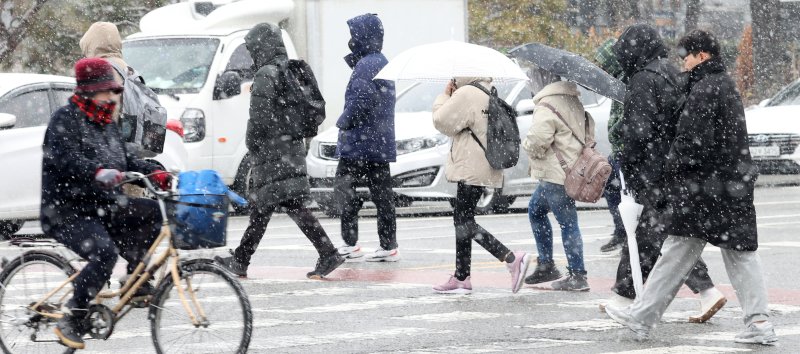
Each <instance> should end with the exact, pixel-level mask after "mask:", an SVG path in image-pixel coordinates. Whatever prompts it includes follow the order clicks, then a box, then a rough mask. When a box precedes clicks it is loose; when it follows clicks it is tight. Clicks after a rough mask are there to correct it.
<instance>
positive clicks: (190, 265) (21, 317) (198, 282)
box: [0, 172, 253, 354]
mask: <svg viewBox="0 0 800 354" xmlns="http://www.w3.org/2000/svg"><path fill="white" fill-rule="evenodd" d="M125 176H126V179H127V180H126V181H124V182H123V183H130V182H135V181H141V182H143V183H144V184H145V186H146V187H147V189H148V190H149V191H150V192H151V193H152V194H153V195H154V196H155V197H156V200H157V202H158V205H159V208H160V209H161V215H162V217H163V220H164V221H163V224H162V226H161V232H160V234H159V235H158V237H157V238H156V240H155V242H154V243H153V245H152V246H151V247H150V248H149V249H148V251H147V254H146V255H145V256H144V258H143V260H142V262H140V263H139V264H138V265H137V267H136V270H135V271H134V272H133V274H131V276H130V277H128V280H127V281H126V282H125V283H124V284H123V285H122V287H121V288H120V289H119V290H116V291H112V290H103V291H100V292H99V293H98V294H97V297H96V298H95V301H93V303H92V304H91V305H90V307H89V311H88V312H89V314H88V315H87V317H86V319H85V320H84V324H83V325H84V329H86V330H87V331H86V333H87V334H86V335H85V336H84V337H86V336H88V338H86V339H94V340H100V339H102V340H106V339H108V338H109V337H110V336H111V335H112V332H113V331H114V327H115V324H116V323H117V322H119V320H121V319H122V318H123V317H125V316H126V315H127V314H128V313H129V312H130V311H131V310H132V309H134V308H137V307H142V305H147V307H149V313H148V317H147V318H148V319H149V320H150V327H151V337H152V340H153V345H154V346H155V349H156V352H158V353H167V352H168V353H181V352H186V353H204V352H207V353H245V352H246V351H247V348H248V346H249V344H250V337H251V335H252V330H253V315H252V310H251V307H250V301H249V299H248V297H247V295H246V294H245V292H244V289H243V288H242V286H241V284H240V283H239V281H238V279H236V278H235V277H234V276H233V275H231V274H230V273H228V272H227V271H226V270H224V269H223V268H221V267H219V266H218V265H216V264H214V262H213V260H211V259H200V258H198V259H191V260H186V261H183V260H181V259H180V257H179V255H178V249H177V248H176V247H175V245H174V242H173V236H172V232H171V230H170V226H169V220H168V213H167V208H166V203H165V201H166V200H168V198H170V197H173V196H176V195H175V194H174V193H173V192H169V191H160V190H157V189H156V188H154V187H153V185H152V184H151V183H150V181H149V180H148V179H147V177H148V176H145V175H143V174H141V173H135V172H127V173H125ZM165 242H166V243H167V247H166V250H164V251H163V252H162V253H159V254H157V255H156V251H157V248H158V247H159V246H160V245H161V244H162V243H165ZM75 260H76V258H73V259H70V260H68V259H67V258H65V257H64V256H62V255H60V254H58V253H56V252H50V251H46V250H31V251H27V252H25V253H23V254H22V255H21V256H19V257H17V258H15V259H13V260H11V261H9V262H4V264H3V270H2V272H0V348H2V349H3V351H4V352H5V353H15V354H17V353H57V352H64V353H74V352H75V349H71V348H66V347H64V346H62V345H61V344H60V343H59V341H58V338H57V337H56V336H55V334H54V333H53V327H54V326H55V325H56V322H57V321H58V320H59V319H60V318H61V317H62V316H63V313H62V312H61V310H60V309H61V306H62V305H63V304H64V302H66V301H67V300H68V299H69V298H70V294H71V293H72V291H73V289H72V280H73V279H75V277H77V275H78V272H77V270H76V269H75V267H74V266H73V264H72V261H75ZM151 278H155V279H156V285H155V289H156V290H155V293H154V294H153V295H152V297H151V299H150V300H149V301H146V302H144V303H143V302H137V301H132V299H133V295H134V294H135V293H136V290H137V289H139V287H140V286H142V284H144V283H145V282H147V281H149V280H150V279H151ZM175 284H178V286H175ZM116 298H119V301H118V302H117V303H116V304H113V305H112V304H110V303H111V302H112V300H113V299H116ZM230 302H234V303H236V304H235V305H236V306H228V305H226V303H230ZM135 336H138V335H135ZM228 341H230V342H228ZM226 343H227V344H226Z"/></svg>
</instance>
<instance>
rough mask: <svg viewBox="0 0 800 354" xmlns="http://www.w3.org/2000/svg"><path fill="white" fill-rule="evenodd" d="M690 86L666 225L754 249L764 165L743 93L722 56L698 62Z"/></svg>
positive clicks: (670, 163) (673, 157) (672, 166)
mask: <svg viewBox="0 0 800 354" xmlns="http://www.w3.org/2000/svg"><path fill="white" fill-rule="evenodd" d="M687 87H688V90H689V94H688V96H687V99H686V104H685V106H684V108H683V110H682V113H681V116H680V119H679V121H678V127H677V131H676V138H675V141H674V142H673V144H672V147H671V149H670V152H669V155H668V156H667V166H666V168H667V171H668V175H669V177H668V178H669V191H670V192H669V193H668V198H667V199H668V210H667V213H666V216H665V218H664V221H665V225H666V231H667V232H668V233H669V234H670V235H676V236H688V237H696V238H701V239H703V240H706V241H708V242H709V243H711V244H713V245H716V246H719V247H722V248H727V249H734V250H740V251H754V250H756V249H757V248H758V234H757V231H756V212H755V207H754V206H753V189H754V186H755V181H756V178H757V177H758V170H757V168H756V167H755V165H754V164H753V160H752V158H751V157H750V150H749V149H748V140H747V126H746V123H745V117H744V108H743V106H742V100H741V97H740V96H739V93H738V92H737V91H736V86H735V84H734V82H733V80H732V79H731V78H730V76H728V74H727V73H726V71H725V65H724V63H723V62H722V60H721V59H720V58H719V57H713V58H711V59H709V60H707V61H705V62H703V63H701V64H699V65H697V66H696V67H695V68H694V69H693V70H692V71H691V72H690V73H689V84H688V86H687Z"/></svg>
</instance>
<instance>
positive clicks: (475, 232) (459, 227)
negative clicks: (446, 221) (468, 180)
mask: <svg viewBox="0 0 800 354" xmlns="http://www.w3.org/2000/svg"><path fill="white" fill-rule="evenodd" d="M482 194H483V187H480V186H470V185H468V184H464V183H463V182H458V188H457V191H456V202H455V207H454V208H453V224H454V225H455V227H456V272H455V274H454V275H455V277H456V278H458V280H464V279H466V278H467V277H468V276H469V275H470V270H471V268H472V240H473V239H474V240H475V242H477V243H478V244H479V245H481V246H482V247H483V248H485V249H486V250H487V251H489V253H491V254H492V255H493V256H495V258H497V259H498V260H500V261H501V262H502V261H505V259H506V257H507V256H508V254H509V253H511V250H509V249H508V248H507V247H506V246H505V245H503V244H502V243H501V242H500V241H499V240H498V239H496V238H495V237H494V236H492V234H490V233H489V231H486V229H484V228H483V227H481V226H480V225H478V223H477V222H475V206H477V205H478V201H479V200H480V199H481V195H482Z"/></svg>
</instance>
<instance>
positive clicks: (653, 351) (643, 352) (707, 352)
mask: <svg viewBox="0 0 800 354" xmlns="http://www.w3.org/2000/svg"><path fill="white" fill-rule="evenodd" d="M750 351H752V350H750V349H745V348H731V347H705V346H699V345H679V346H675V347H660V348H647V349H638V350H626V351H621V352H606V353H603V354H684V353H692V354H717V353H737V352H750Z"/></svg>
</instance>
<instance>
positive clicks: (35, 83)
mask: <svg viewBox="0 0 800 354" xmlns="http://www.w3.org/2000/svg"><path fill="white" fill-rule="evenodd" d="M74 88H75V79H74V78H71V77H66V76H54V75H39V74H0V166H2V167H3V168H4V169H5V172H4V173H3V174H2V179H0V238H5V237H8V236H10V235H13V234H14V233H16V232H17V231H19V229H20V228H21V227H22V224H23V223H24V222H25V221H26V220H34V219H38V218H39V205H40V200H41V180H42V142H43V140H44V133H45V130H46V129H47V123H48V122H49V121H50V116H51V115H52V113H53V112H54V111H55V110H56V109H58V108H59V107H61V106H63V105H65V104H66V103H67V100H68V99H69V97H70V96H72V92H73V89H74ZM167 127H168V131H167V134H166V138H165V141H164V152H163V153H161V154H160V155H157V156H156V157H154V158H152V161H154V162H156V163H158V164H159V165H161V166H162V167H164V168H166V169H167V170H183V169H185V168H186V159H187V154H186V149H185V148H184V147H183V138H182V134H183V133H182V127H181V125H180V122H179V121H169V122H168V124H167Z"/></svg>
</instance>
